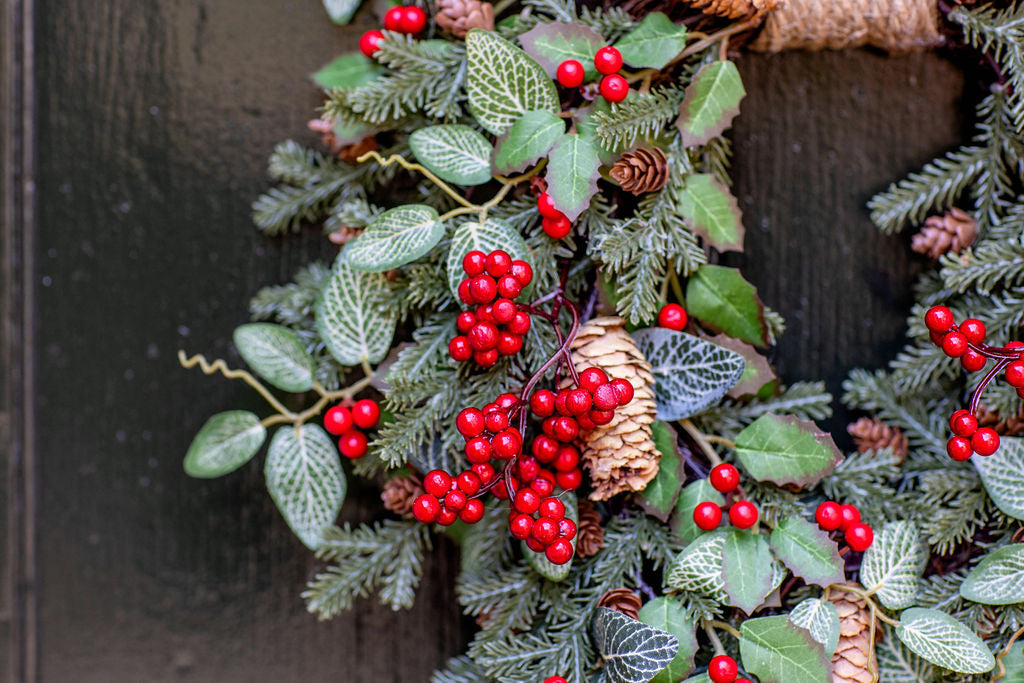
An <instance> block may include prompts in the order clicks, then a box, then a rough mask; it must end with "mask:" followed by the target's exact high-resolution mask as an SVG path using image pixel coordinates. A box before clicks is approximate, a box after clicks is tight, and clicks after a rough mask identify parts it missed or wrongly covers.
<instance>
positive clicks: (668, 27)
mask: <svg viewBox="0 0 1024 683" xmlns="http://www.w3.org/2000/svg"><path fill="white" fill-rule="evenodd" d="M615 47H617V48H618V50H619V52H621V53H622V60H623V61H624V62H626V64H629V65H630V66H634V67H637V68H641V67H650V68H652V69H663V68H665V66H666V65H667V64H668V63H669V62H670V61H672V58H673V57H675V56H676V55H678V54H679V53H680V52H682V51H683V48H684V47H686V27H685V26H677V25H676V24H673V23H672V20H671V19H669V18H668V16H667V15H665V13H664V12H651V13H650V14H648V15H647V16H645V17H644V19H643V21H641V22H640V25H639V26H637V27H636V28H635V29H633V30H632V31H630V32H629V33H627V34H626V35H624V36H623V37H622V38H619V41H618V42H617V43H615Z"/></svg>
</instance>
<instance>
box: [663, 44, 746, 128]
mask: <svg viewBox="0 0 1024 683" xmlns="http://www.w3.org/2000/svg"><path fill="white" fill-rule="evenodd" d="M744 95H746V90H744V89H743V79H742V78H740V72H739V70H738V69H737V68H736V65H735V64H733V63H732V62H729V61H717V62H712V63H710V64H706V65H704V66H703V67H701V69H700V71H698V72H697V74H696V75H695V76H694V77H693V80H692V81H691V82H690V84H689V85H688V86H686V96H685V97H684V98H683V102H682V104H680V105H679V118H678V119H676V127H677V128H678V129H679V132H680V133H682V134H683V144H685V145H686V146H688V147H693V146H699V145H705V144H707V143H708V141H709V140H711V138H715V137H718V136H719V135H721V134H722V133H723V132H725V129H726V128H728V127H729V126H730V125H731V124H732V120H733V119H734V118H736V115H737V114H739V113H740V101H741V100H742V99H743V96H744Z"/></svg>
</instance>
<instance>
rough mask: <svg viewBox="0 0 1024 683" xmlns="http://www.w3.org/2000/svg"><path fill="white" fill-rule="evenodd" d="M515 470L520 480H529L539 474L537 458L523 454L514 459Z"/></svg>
mask: <svg viewBox="0 0 1024 683" xmlns="http://www.w3.org/2000/svg"><path fill="white" fill-rule="evenodd" d="M516 470H517V471H518V474H519V479H520V480H522V481H524V482H531V481H533V480H534V479H536V478H537V475H538V474H540V464H539V463H538V462H537V458H534V457H531V456H523V457H520V458H519V459H518V460H516Z"/></svg>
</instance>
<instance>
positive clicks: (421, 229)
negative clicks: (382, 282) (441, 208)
mask: <svg viewBox="0 0 1024 683" xmlns="http://www.w3.org/2000/svg"><path fill="white" fill-rule="evenodd" d="M442 237H444V224H443V223H441V221H439V220H438V215H437V210H436V209H434V207H432V206H427V205H425V204H406V205H405V206H397V207H395V208H393V209H389V210H387V211H385V212H384V213H382V214H380V215H378V216H377V217H376V218H374V219H373V221H371V222H370V224H369V225H367V226H366V229H365V230H363V232H362V233H361V234H360V235H359V236H358V237H356V238H355V239H354V240H352V241H351V242H349V243H348V244H346V245H345V250H344V251H343V252H342V254H343V255H344V259H345V262H346V263H347V264H348V265H349V266H351V267H352V268H353V269H355V270H362V271H366V272H369V273H383V272H384V271H386V270H391V269H392V268H397V267H398V266H404V265H405V264H406V263H412V262H413V261H415V260H416V259H418V258H419V257H421V256H423V255H424V254H426V253H427V252H428V251H430V250H431V249H433V248H434V245H436V244H437V243H438V242H440V241H441V238H442Z"/></svg>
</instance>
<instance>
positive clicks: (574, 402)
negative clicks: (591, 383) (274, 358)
mask: <svg viewBox="0 0 1024 683" xmlns="http://www.w3.org/2000/svg"><path fill="white" fill-rule="evenodd" d="M592 403H593V401H592V400H591V398H590V392H589V391H587V390H586V389H573V390H572V391H570V392H569V395H568V396H566V397H565V407H566V408H567V409H568V410H569V412H570V413H572V414H573V415H582V414H583V413H585V412H587V411H588V410H590V406H591V404H592Z"/></svg>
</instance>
